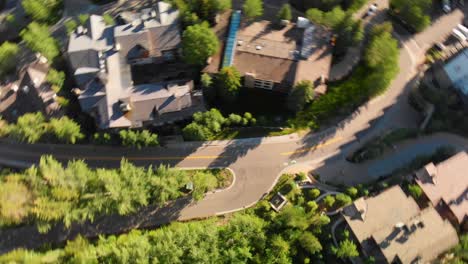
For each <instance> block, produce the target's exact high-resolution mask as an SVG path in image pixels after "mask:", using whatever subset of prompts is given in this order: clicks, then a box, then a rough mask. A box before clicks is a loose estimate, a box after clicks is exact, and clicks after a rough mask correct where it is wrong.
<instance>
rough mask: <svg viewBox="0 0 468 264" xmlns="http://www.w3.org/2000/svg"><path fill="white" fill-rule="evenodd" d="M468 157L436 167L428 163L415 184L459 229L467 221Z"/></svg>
mask: <svg viewBox="0 0 468 264" xmlns="http://www.w3.org/2000/svg"><path fill="white" fill-rule="evenodd" d="M467 169H468V154H467V153H466V152H460V153H458V154H457V155H455V156H453V157H451V158H449V159H447V160H446V161H444V162H441V163H439V164H437V165H434V164H433V163H429V164H427V165H426V166H424V168H422V169H421V170H419V171H417V172H416V173H415V177H416V179H415V180H416V183H417V184H418V185H419V186H420V187H421V189H422V190H423V192H424V194H425V195H426V197H427V198H428V199H429V200H430V201H431V203H432V204H433V205H434V206H435V207H436V208H438V209H440V211H441V212H449V215H446V216H447V217H448V218H449V219H451V220H454V222H455V223H456V224H458V225H463V224H464V223H465V224H466V222H467V218H468V216H467V215H468V172H467V171H466V170H467Z"/></svg>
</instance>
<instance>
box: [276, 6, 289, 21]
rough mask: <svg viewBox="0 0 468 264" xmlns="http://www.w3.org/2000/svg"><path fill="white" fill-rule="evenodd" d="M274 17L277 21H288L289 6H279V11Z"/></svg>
mask: <svg viewBox="0 0 468 264" xmlns="http://www.w3.org/2000/svg"><path fill="white" fill-rule="evenodd" d="M276 16H277V17H278V19H279V20H288V21H290V20H291V19H292V14H291V6H290V5H289V4H283V6H281V9H280V10H279V11H278V14H277V15H276Z"/></svg>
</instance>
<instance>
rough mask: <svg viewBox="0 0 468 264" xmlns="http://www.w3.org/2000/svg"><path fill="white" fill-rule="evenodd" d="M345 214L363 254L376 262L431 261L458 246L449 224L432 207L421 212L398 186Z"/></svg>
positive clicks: (357, 202) (345, 211) (453, 231)
mask: <svg viewBox="0 0 468 264" xmlns="http://www.w3.org/2000/svg"><path fill="white" fill-rule="evenodd" d="M342 215H343V217H344V219H345V221H346V223H347V225H348V227H349V229H350V230H351V231H352V233H353V235H354V237H355V239H356V240H357V241H358V242H359V244H360V246H361V249H362V251H363V253H364V254H366V255H368V256H374V257H375V258H376V263H414V261H417V260H423V261H429V260H431V259H433V258H435V257H436V256H438V255H439V254H441V253H443V252H444V251H446V250H448V249H449V248H451V247H452V246H454V245H456V244H457V243H458V237H457V233H456V231H455V229H454V228H453V227H452V226H451V224H450V223H449V222H447V221H444V220H443V219H442V218H441V217H440V215H439V214H438V213H437V212H436V211H435V210H434V209H433V208H432V207H431V208H429V209H426V210H424V211H421V210H420V209H419V206H418V205H417V204H416V202H415V201H414V200H413V199H412V198H411V197H409V196H407V195H406V194H405V193H404V192H403V190H402V189H401V188H400V187H399V186H394V187H391V188H389V189H387V190H385V191H384V192H382V193H381V194H379V195H377V196H375V197H371V198H367V199H364V198H360V199H358V200H356V201H355V202H354V203H353V204H351V205H349V206H347V207H345V208H344V209H343V212H342ZM434 233H437V234H435V235H434ZM439 233H440V234H439ZM421 241H423V242H421Z"/></svg>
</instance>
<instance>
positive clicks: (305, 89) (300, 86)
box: [287, 81, 314, 112]
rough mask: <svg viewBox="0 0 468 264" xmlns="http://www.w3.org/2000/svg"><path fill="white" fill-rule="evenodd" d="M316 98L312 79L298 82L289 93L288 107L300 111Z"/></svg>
mask: <svg viewBox="0 0 468 264" xmlns="http://www.w3.org/2000/svg"><path fill="white" fill-rule="evenodd" d="M313 99H314V85H313V83H312V82H310V81H300V82H298V83H297V84H296V85H295V86H294V87H293V89H292V90H291V92H290V93H289V95H288V100H287V107H288V109H289V110H291V111H293V112H298V111H300V110H302V109H304V107H305V106H306V105H307V104H308V103H310V102H312V100H313Z"/></svg>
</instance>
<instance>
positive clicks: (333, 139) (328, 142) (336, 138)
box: [281, 137, 343, 156]
mask: <svg viewBox="0 0 468 264" xmlns="http://www.w3.org/2000/svg"><path fill="white" fill-rule="evenodd" d="M342 139H343V138H342V137H335V138H332V139H329V140H327V141H325V142H323V143H320V144H318V145H315V146H313V147H310V148H303V149H300V150H295V151H289V152H283V153H281V155H283V156H288V155H291V154H297V153H304V152H307V151H310V150H316V149H319V148H323V147H325V146H328V145H330V144H333V143H336V142H338V141H341V140H342Z"/></svg>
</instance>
